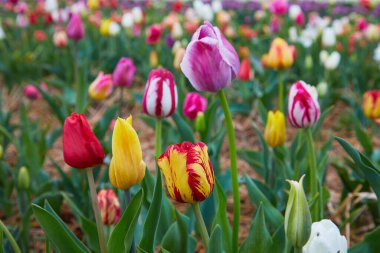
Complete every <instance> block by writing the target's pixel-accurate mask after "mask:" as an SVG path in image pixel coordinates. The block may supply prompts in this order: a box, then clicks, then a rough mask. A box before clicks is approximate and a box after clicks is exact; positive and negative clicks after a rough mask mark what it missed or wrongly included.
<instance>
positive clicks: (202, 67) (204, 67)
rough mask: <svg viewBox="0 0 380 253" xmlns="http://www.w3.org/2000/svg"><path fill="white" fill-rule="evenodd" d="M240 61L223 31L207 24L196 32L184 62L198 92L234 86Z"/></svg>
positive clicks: (184, 72) (187, 73)
mask: <svg viewBox="0 0 380 253" xmlns="http://www.w3.org/2000/svg"><path fill="white" fill-rule="evenodd" d="M239 68H240V62H239V58H238V55H237V53H236V51H235V49H234V48H233V46H232V45H231V44H230V43H229V42H228V41H227V40H226V38H225V37H224V36H223V34H222V33H221V32H220V30H219V28H217V27H213V26H212V25H211V24H210V23H209V22H207V21H205V23H204V24H203V25H201V26H200V27H199V28H198V29H197V31H196V32H195V33H194V35H193V37H192V39H191V42H190V43H189V45H188V46H187V48H186V53H185V56H184V57H183V60H182V63H181V70H182V72H183V74H184V75H185V76H186V77H187V78H188V79H189V81H190V83H191V85H192V86H193V87H194V88H195V89H196V90H198V91H209V92H217V91H219V90H221V89H223V88H225V87H227V86H229V85H230V84H231V81H232V80H233V79H235V78H236V77H237V74H238V73H239Z"/></svg>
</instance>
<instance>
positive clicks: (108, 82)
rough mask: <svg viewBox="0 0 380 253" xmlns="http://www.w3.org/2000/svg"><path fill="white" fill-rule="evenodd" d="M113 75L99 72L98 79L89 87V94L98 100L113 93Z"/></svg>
mask: <svg viewBox="0 0 380 253" xmlns="http://www.w3.org/2000/svg"><path fill="white" fill-rule="evenodd" d="M112 88H113V85H112V75H111V74H104V73H103V72H99V74H98V76H97V77H96V79H95V80H94V81H93V82H92V83H91V84H90V86H89V87H88V95H89V96H90V98H92V99H93V100H96V101H101V100H104V99H105V98H107V97H108V96H109V95H110V94H111V93H112Z"/></svg>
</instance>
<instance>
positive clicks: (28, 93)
mask: <svg viewBox="0 0 380 253" xmlns="http://www.w3.org/2000/svg"><path fill="white" fill-rule="evenodd" d="M41 89H43V90H44V91H46V90H47V86H46V84H45V83H42V84H41ZM24 96H25V97H27V98H28V99H30V100H37V99H40V98H41V93H40V91H39V90H38V89H37V88H36V87H35V86H34V85H33V84H28V85H26V86H25V87H24Z"/></svg>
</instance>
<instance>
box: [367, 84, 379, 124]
mask: <svg viewBox="0 0 380 253" xmlns="http://www.w3.org/2000/svg"><path fill="white" fill-rule="evenodd" d="M363 112H364V115H365V116H366V117H368V118H370V119H373V120H375V119H379V118H380V90H370V91H367V92H366V93H364V96H363Z"/></svg>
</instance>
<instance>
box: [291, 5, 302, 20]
mask: <svg viewBox="0 0 380 253" xmlns="http://www.w3.org/2000/svg"><path fill="white" fill-rule="evenodd" d="M300 13H302V9H301V7H300V6H299V5H298V4H292V5H290V7H289V17H290V18H291V19H293V20H295V19H296V18H297V16H298V15H299V14H300Z"/></svg>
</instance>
